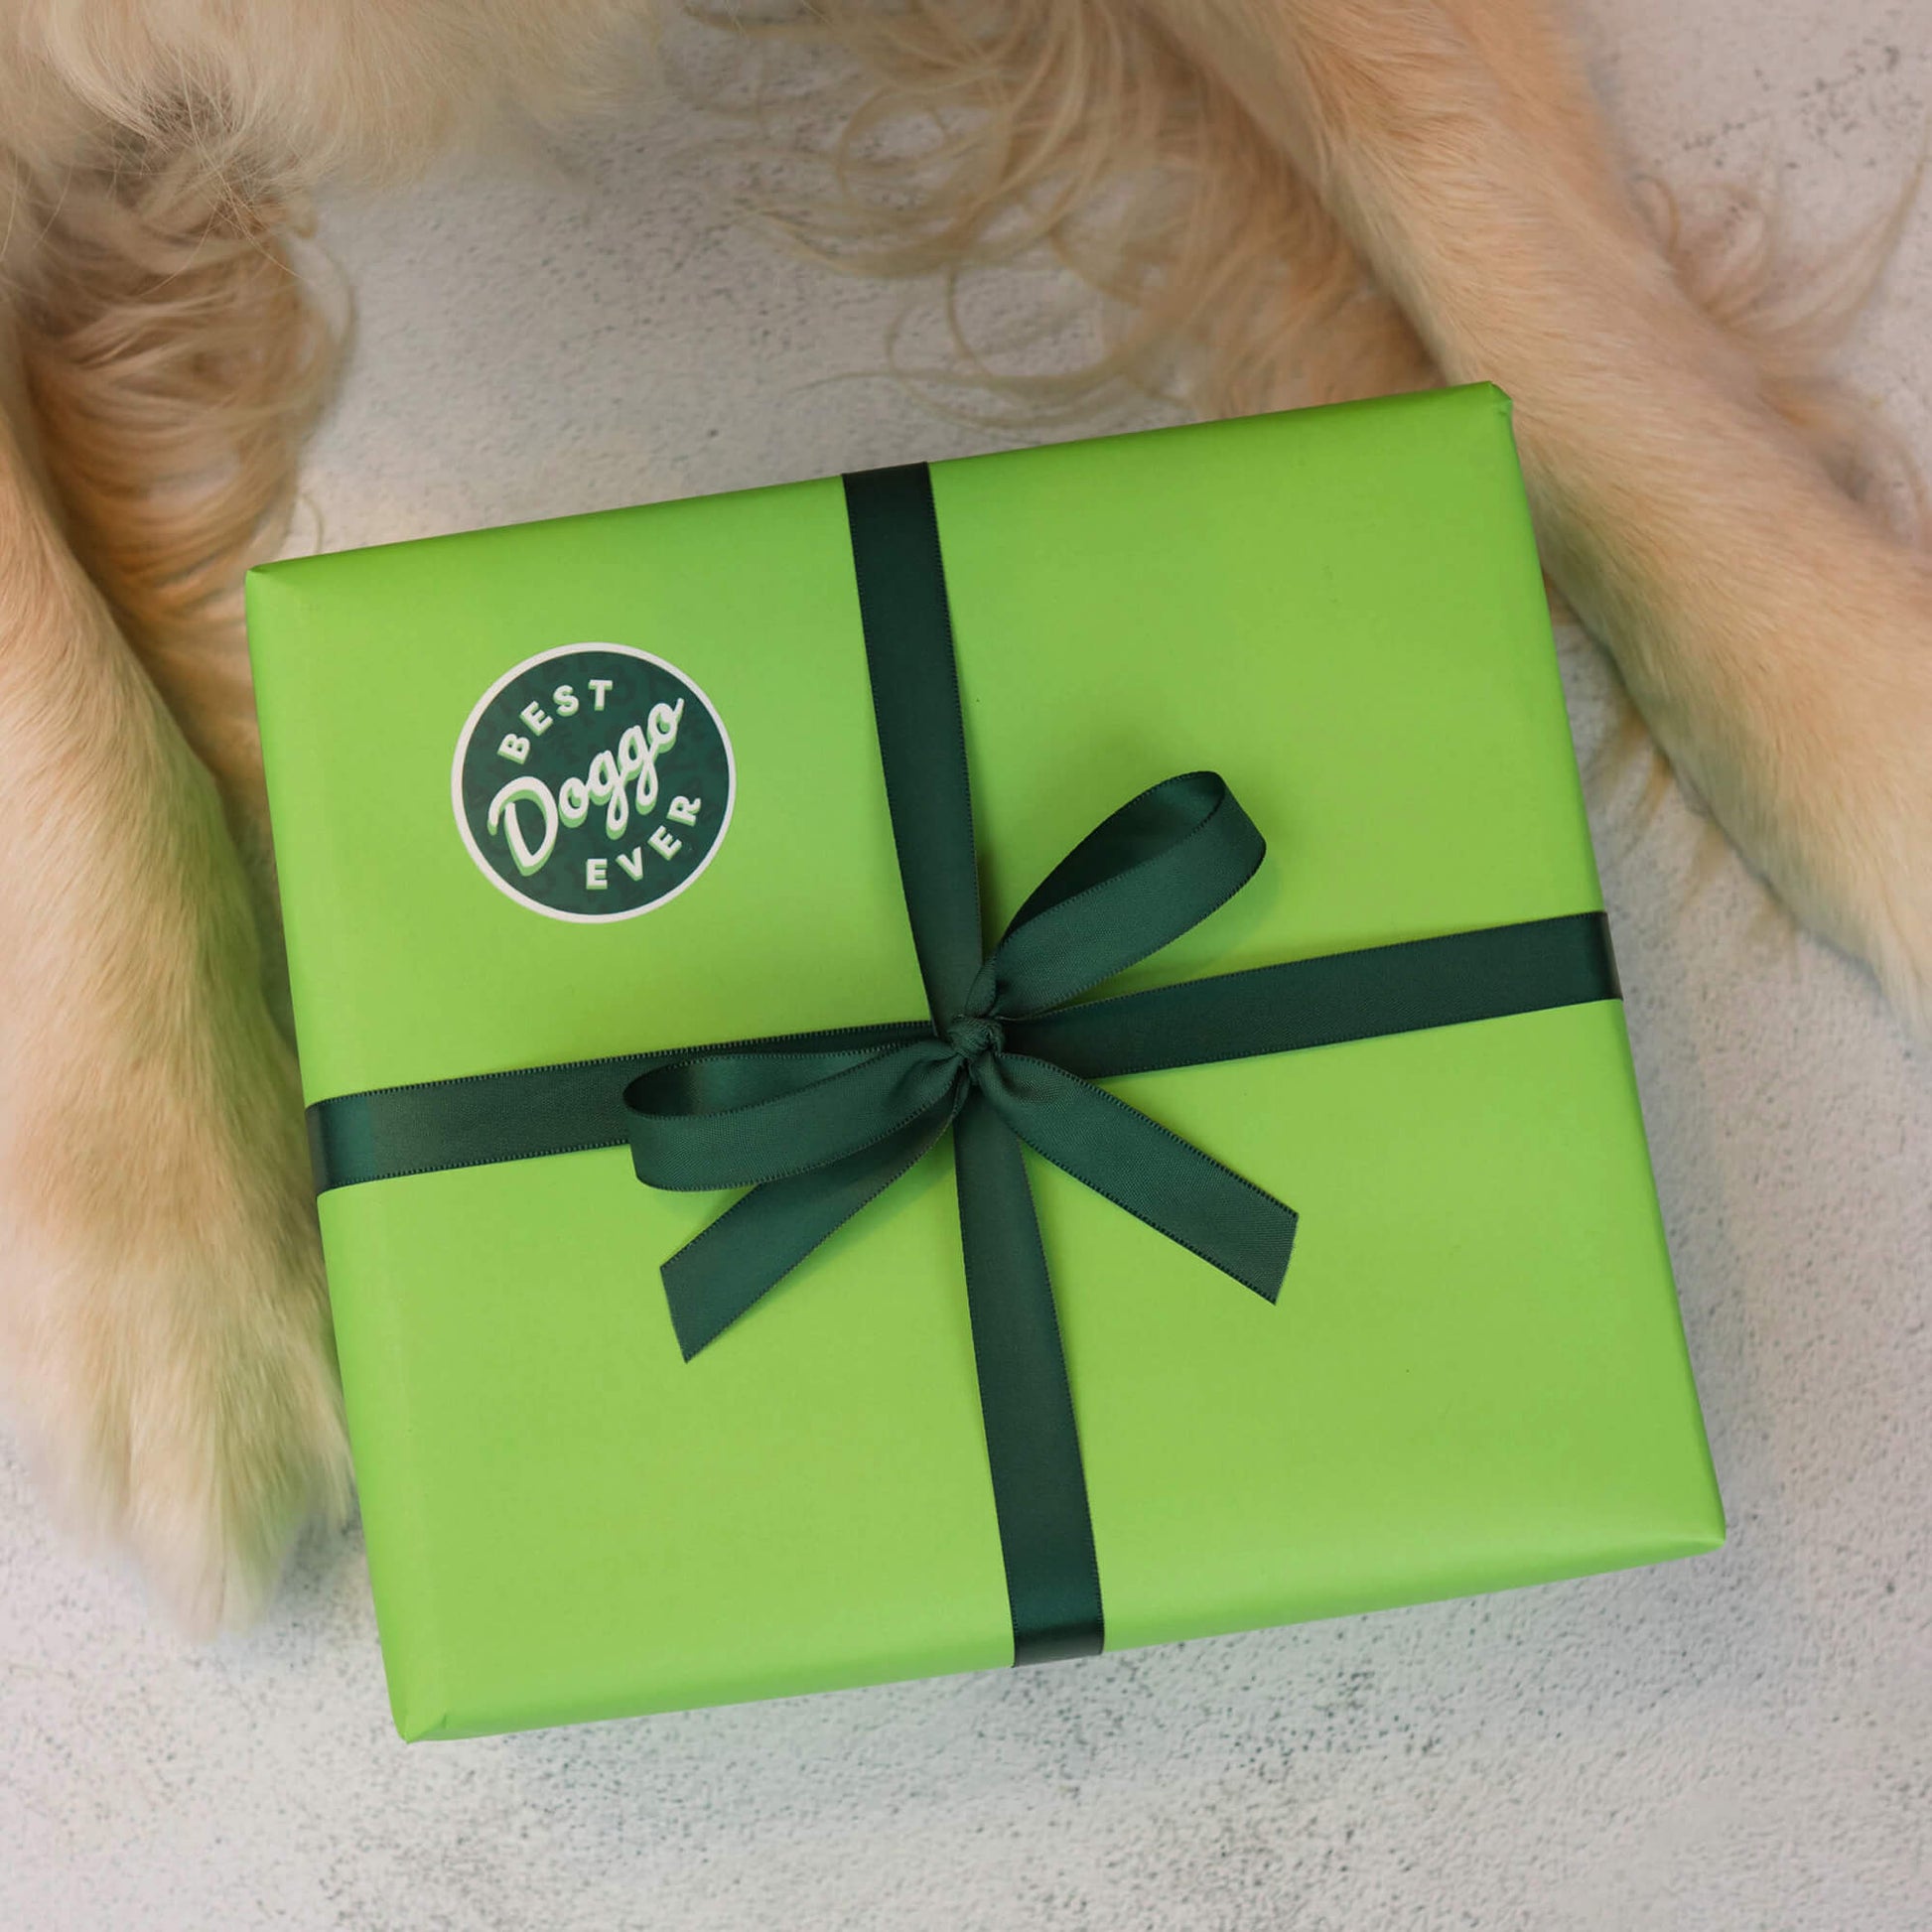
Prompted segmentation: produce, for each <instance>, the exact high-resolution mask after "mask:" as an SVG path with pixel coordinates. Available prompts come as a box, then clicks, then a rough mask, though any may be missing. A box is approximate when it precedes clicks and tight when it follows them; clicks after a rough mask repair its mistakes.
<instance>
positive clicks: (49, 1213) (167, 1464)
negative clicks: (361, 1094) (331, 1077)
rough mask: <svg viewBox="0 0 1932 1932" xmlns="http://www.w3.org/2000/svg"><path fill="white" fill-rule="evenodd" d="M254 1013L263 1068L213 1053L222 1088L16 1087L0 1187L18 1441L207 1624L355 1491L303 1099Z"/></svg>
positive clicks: (172, 1600)
mask: <svg viewBox="0 0 1932 1932" xmlns="http://www.w3.org/2000/svg"><path fill="white" fill-rule="evenodd" d="M256 1031H257V1033H258V1035H261V1036H259V1037H257V1038H255V1039H254V1040H252V1041H251V1042H250V1045H251V1046H252V1047H253V1049H254V1057H255V1067H254V1073H253V1076H252V1077H247V1078H243V1079H241V1080H239V1081H235V1079H234V1075H235V1072H236V1068H235V1064H234V1062H235V1058H236V1055H235V1053H234V1052H233V1050H232V1046H233V1042H232V1041H230V1048H231V1050H230V1051H229V1052H228V1053H226V1054H224V1055H222V1058H223V1060H225V1062H226V1064H225V1065H224V1066H222V1067H219V1068H217V1069H215V1071H216V1073H217V1074H218V1075H221V1076H225V1078H226V1079H227V1080H228V1081H229V1084H228V1085H227V1087H226V1090H225V1091H220V1092H217V1091H214V1090H211V1089H210V1086H209V1083H208V1079H207V1073H208V1071H209V1070H208V1069H207V1068H203V1067H198V1066H196V1065H193V1064H189V1065H180V1064H177V1065H176V1067H175V1068H174V1077H173V1078H166V1077H162V1076H161V1075H160V1074H159V1072H158V1070H157V1069H155V1068H147V1067H139V1066H136V1067H131V1068H129V1069H127V1070H126V1077H127V1083H128V1088H129V1090H128V1091H123V1092H122V1093H120V1094H119V1096H118V1098H117V1100H116V1101H115V1102H114V1103H113V1104H112V1105H111V1107H109V1108H107V1109H106V1110H103V1107H102V1105H101V1103H100V1098H99V1092H100V1089H99V1086H98V1085H93V1086H92V1087H91V1091H90V1092H88V1093H87V1094H85V1095H83V1096H81V1097H79V1098H77V1099H71V1100H64V1099H62V1098H58V1097H55V1096H52V1095H50V1094H48V1093H46V1092H45V1091H43V1092H42V1093H40V1094H39V1095H38V1096H36V1095H34V1094H32V1093H31V1092H30V1093H28V1094H21V1095H16V1096H12V1098H15V1099H17V1100H18V1101H19V1102H20V1103H21V1104H20V1106H19V1108H18V1111H16V1112H15V1113H14V1117H13V1119H12V1121H11V1123H10V1133H9V1140H10V1143H11V1145H10V1147H9V1149H8V1154H9V1157H10V1158H9V1160H8V1161H7V1164H6V1187H5V1197H4V1200H0V1218H3V1219H4V1230H3V1231H0V1241H4V1244H5V1245H4V1260H0V1270H3V1271H4V1273H3V1274H0V1320H4V1323H5V1327H6V1330H7V1332H6V1335H5V1341H6V1346H5V1348H4V1358H5V1366H6V1369H7V1371H8V1375H7V1380H8V1382H9V1383H10V1384H11V1385H12V1386H11V1391H10V1392H11V1394H12V1396H13V1397H14V1403H13V1406H14V1407H15V1409H16V1410H17V1412H18V1414H19V1416H20V1419H21V1421H22V1423H23V1425H24V1434H25V1438H26V1441H27V1444H28V1447H29V1452H30V1454H31V1455H32V1456H33V1458H34V1460H35V1461H36V1462H37V1463H38V1464H39V1465H40V1469H41V1471H42V1473H43V1475H44V1477H45V1479H46V1482H47V1486H48V1487H49V1489H50V1491H51V1492H52V1495H53V1497H54V1499H55V1503H56V1506H57V1509H58V1510H59V1512H60V1513H61V1514H62V1515H63V1516H64V1517H65V1518H66V1519H67V1520H68V1521H69V1523H70V1524H72V1525H74V1526H75V1527H77V1528H78V1529H80V1530H81V1531H82V1532H83V1534H88V1535H90V1536H91V1537H92V1538H93V1539H95V1540H98V1541H101V1542H105V1543H107V1544H110V1545H112V1546H115V1547H118V1548H119V1549H120V1550H122V1551H124V1552H126V1553H128V1554H129V1555H131V1556H132V1557H133V1559H134V1560H135V1562H136V1563H137V1564H138V1566H139V1567H140V1570H141V1572H142V1573H143V1575H144V1576H145V1578H146V1579H147V1581H148V1583H149V1585H150V1586H151V1587H152V1588H153V1590H154V1591H155V1593H156V1594H157V1595H158V1596H159V1597H160V1598H161V1600H162V1601H163V1603H164V1604H165V1605H166V1606H167V1608H168V1609H169V1611H170V1612H171V1613H172V1614H173V1616H174V1617H175V1619H176V1620H177V1621H178V1622H179V1623H180V1624H181V1625H182V1626H183V1627H184V1628H185V1629H187V1630H188V1631H190V1632H192V1633H194V1634H197V1635H208V1634H211V1633H212V1632H214V1631H215V1630H217V1629H220V1628H224V1627H226V1628H231V1627H234V1626H237V1625H239V1624H242V1623H245V1622H246V1621H248V1620H249V1619H250V1617H251V1616H252V1615H253V1614H254V1612H255V1611H256V1610H257V1609H258V1607H259V1606H260V1604H261V1603H262V1601H263V1599H264V1597H265V1595H266V1594H267V1592H268V1590H269V1589H270V1587H272V1586H273V1584H274V1582H275V1580H276V1578H277V1576H278V1575H279V1573H280V1571H281V1568H282V1565H283V1562H284V1560H285V1558H286V1556H287V1553H288V1550H289V1548H290V1546H291V1545H292V1543H293V1541H294V1539H295V1537H296V1536H297V1534H298V1533H299V1532H300V1530H301V1528H302V1527H303V1525H304V1524H305V1523H306V1522H307V1521H309V1520H310V1519H311V1518H313V1517H314V1516H316V1515H317V1514H322V1515H325V1516H328V1517H331V1518H334V1519H337V1520H340V1519H341V1517H342V1516H343V1515H344V1514H345V1509H346V1504H347V1496H348V1459H347V1449H346V1446H345V1438H344V1433H343V1424H342V1414H341V1399H340V1394H339V1390H338V1385H337V1380H336V1372H335V1362H334V1353H333V1347H332V1343H331V1339H330V1327H329V1317H328V1305H327V1300H326V1296H325V1291H324V1284H323V1277H322V1264H321V1255H320V1250H319V1245H318V1241H317V1236H316V1230H315V1226H314V1221H313V1210H312V1207H311V1204H310V1200H309V1191H308V1173H307V1160H306V1154H305V1151H304V1149H303V1147H302V1145H301V1109H300V1102H299V1099H298V1097H297V1095H296V1091H295V1087H294V1080H293V1069H292V1066H290V1065H289V1064H288V1059H289V1056H288V1054H287V1052H286V1049H285V1048H282V1047H281V1044H280V1041H279V1040H278V1039H274V1038H272V1037H269V1036H267V1035H268V1034H269V1032H270V1030H269V1027H268V1021H267V1017H266V1014H265V1012H264V1013H262V1014H261V1015H260V1026H259V1028H258V1029H257V1030H256ZM278 1061H279V1063H278ZM116 1134H117V1135H118V1136H119V1144H118V1145H116V1144H115V1140H114V1139H113V1138H112V1136H114V1135H116Z"/></svg>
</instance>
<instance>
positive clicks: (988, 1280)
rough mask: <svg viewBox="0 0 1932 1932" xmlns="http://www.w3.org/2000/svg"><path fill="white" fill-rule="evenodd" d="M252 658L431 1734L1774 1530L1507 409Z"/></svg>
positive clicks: (551, 586) (1219, 435) (1495, 1580)
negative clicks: (1720, 1323) (1684, 1320)
mask: <svg viewBox="0 0 1932 1932" xmlns="http://www.w3.org/2000/svg"><path fill="white" fill-rule="evenodd" d="M248 620H249V632H250V640H251V649H252V654H253V659H254V666H255V678H256V686H257V693H258V700H259V706H260V715H261V726H262V738H263V748H264V755H265V759H266V764H267V773H268V784H269V794H270V805H271V811H272V817H273V824H274V832H275V842H276V850H277V857H278V864H279V869H280V879H281V891H282V902H283V911H284V916H285V921H286V927H287V938H288V951H289V962H290V977H291V982H292V991H293V999H294V1010H295V1017H296V1026H297V1033H298V1041H299V1046H300V1051H301V1060H302V1074H303V1084H304V1092H305V1098H306V1100H307V1102H308V1104H309V1109H310V1119H311V1126H312V1130H313V1139H314V1143H315V1147H316V1155H317V1175H318V1186H319V1189H320V1195H319V1202H320V1212H321V1219H322V1230H323V1240H324V1248H325V1254H326V1259H327V1265H328V1270H329V1280H330V1290H331V1295H332V1298H333V1302H334V1308H335V1316H336V1326H337V1334H338V1340H339V1346H340V1352H341V1359H342V1369H343V1378H344V1385H345V1394H346V1399H347V1405H348V1420H349V1429H350V1435H351V1439H352V1443H353V1449H354V1455H355V1465H356V1474H357V1481H358V1485H359V1491H360V1497H361V1508H362V1517H363V1522H364V1526H365V1531H366V1536H367V1543H368V1554H369V1570H370V1578H371V1583H372V1586H373V1588H374V1593H375V1600H376V1610H377V1618H378V1623H379V1627H380V1633H381V1642H382V1650H383V1656H384V1661H385V1665H386V1669H387V1674H388V1682H389V1688H390V1695H391V1701H392V1705H393V1709H394V1713H395V1719H396V1723H397V1725H398V1727H399V1729H400V1730H401V1731H402V1733H403V1735H404V1736H406V1737H411V1738H415V1737H429V1736H460V1735H467V1734H474V1733H477V1732H483V1731H493V1730H501V1729H510V1728H517V1727H522V1726H530V1725H549V1724H560V1723H565V1722H571V1721H576V1720H584V1719H593V1718H609V1717H617V1716H621V1715H626V1714H637V1713H645V1712H652V1711H660V1710H664V1709H669V1708H677V1707H687V1706H694V1705H702V1704H709V1703H715V1702H724V1701H731V1700H739V1699H750V1698H761V1697H770V1696H776V1695H781V1694H787V1693H793V1692H803V1691H813V1690H822V1689H829V1688H834V1687H841V1686H853V1685H860V1684H867V1683H873V1682H879V1681H883V1680H888V1679H895V1678H904V1677H913V1676H924V1675H932V1674H937V1673H940V1672H947V1671H958V1670H972V1669H978V1668H985V1667H994V1666H1003V1665H1010V1664H1013V1663H1015V1662H1016V1661H1025V1662H1030V1661H1035V1660H1043V1659H1047V1658H1054V1657H1068V1656H1077V1655H1083V1654H1090V1653H1092V1652H1095V1651H1098V1650H1100V1649H1102V1648H1105V1649H1109V1650H1114V1649H1122V1648H1126V1647H1129V1646H1133V1645H1140V1644H1149V1643H1159V1642H1166V1641H1170V1640H1173V1639H1177V1638H1187V1637H1198V1636H1204V1635H1211V1634H1215V1633H1220V1632H1228V1631H1235V1630H1241V1629H1249V1628H1255V1627H1260V1626H1266V1625H1273V1624H1284V1623H1290V1622H1294V1621H1298V1620H1301V1619H1306V1618H1313V1617H1323V1616H1330V1615H1334V1614H1337V1613H1340V1612H1346V1611H1359V1610H1369V1609H1374V1608H1377V1607H1382V1606H1386V1605H1392V1604H1398V1603H1410V1602H1417V1601H1422V1600H1426V1599H1430V1598H1437V1597H1446V1596H1453V1595H1460V1594H1465V1593H1471V1592H1476V1591H1481V1590H1489V1589H1496V1588H1500V1587H1507V1586H1514V1585H1524V1584H1532V1583H1538V1582H1544V1581H1548V1580H1553V1579H1558V1578H1569V1577H1577V1576H1581V1575H1584V1574H1587V1573H1590V1572H1597V1571H1604V1570H1609V1569H1614V1568H1619V1567H1626V1566H1633V1565H1641V1564H1649V1563H1653V1562H1657V1561H1659V1560H1662V1559H1665V1558H1670V1557H1675V1556H1680V1555H1685V1554H1688V1553H1692V1552H1697V1551H1705V1550H1710V1549H1712V1548H1714V1547H1716V1546H1717V1545H1718V1544H1719V1543H1720V1542H1721V1541H1722V1539H1723V1534H1724V1530H1723V1513H1722V1506H1721V1503H1720V1500H1719V1496H1718V1492H1717V1488H1716V1485H1715V1481H1714V1478H1713V1473H1712V1468H1711V1463H1710V1458H1709V1453H1708V1450H1707V1448H1706V1444H1705V1438H1704V1432H1703V1426H1702V1422H1701V1419H1700V1416H1699V1411H1698V1405H1697V1398H1696V1393H1695V1389H1694V1386H1693V1382H1692V1377H1691V1372H1690V1368H1689V1364H1688V1361H1687V1358H1686V1354H1685V1348H1684V1341H1683V1335H1682V1331H1681V1326H1680V1321H1679V1316H1678V1311H1677V1304H1676V1297H1675V1290H1674V1287H1673V1284H1672V1280H1671V1274H1670V1266H1669V1260H1668V1257H1667V1254H1666V1250H1665V1244H1664V1238H1663V1233H1662V1229H1661V1226H1660V1222H1659V1216H1658V1211H1657V1204H1656V1197H1655V1192H1654V1188H1653V1184H1652V1179H1651V1174H1650V1169H1649V1162H1648V1155H1647V1151H1646V1148H1645V1143H1644V1136H1643V1128H1642V1123H1641V1119H1640V1115H1639V1111H1638V1103H1637V1095H1636V1091H1635V1086H1634V1082H1633V1078H1632V1073H1631V1065H1630V1058H1629V1051H1628V1045H1627V1041H1626V1037H1625V1033H1624V1024H1623V1011H1622V1007H1621V1004H1620V1002H1619V1000H1618V998H1617V989H1616V983H1615V977H1614V970H1613V968H1612V966H1611V964H1610V957H1609V951H1608V942H1607V937H1606V933H1605V928H1604V924H1603V918H1602V904H1601V898H1600V895H1599V891H1598V886H1597V881H1596V876H1595V870H1594V865H1593V862H1592V858H1591V853H1590V846H1589V838H1588V832H1587V825H1586V821H1585V815H1584V809H1583V803H1582V799H1581V796H1580V790H1579V785H1578V779H1577V772H1576V766H1575V760H1574V757H1573V753H1572V749H1571V744H1570V738H1569V732H1568V725H1567V720H1566V716H1565V711H1564V704H1563V694H1562V691H1561V688H1560V685H1559V681H1558V675H1557V667H1556V662H1555V657H1554V653H1553V650H1552V644H1551V636H1550V628H1549V621H1548V616H1547V612H1546V608H1545V603H1544V597H1543V589H1542V580H1541V576H1540V572H1539V569H1538V564H1537V558H1536V551H1535V546H1534V542H1533V539H1532V534H1531V528H1530V522H1529V516H1528V512H1527V507H1526V504H1525V500H1524V495H1523V488H1522V483H1521V480H1520V477H1519V474H1518V471H1517V467H1516V462H1515V457H1514V451H1513V447H1512V444H1511V439H1510V430H1509V414H1508V404H1507V401H1506V399H1505V398H1504V397H1503V396H1501V395H1500V394H1499V393H1498V392H1496V391H1495V390H1493V389H1490V388H1487V387H1473V388H1467V389H1460V390H1452V391H1448V392H1441V393H1436V394H1430V395H1424V396H1414V397H1406V398H1401V399H1396V400H1390V401H1386V402H1377V403H1368V404H1353V405H1347V406H1343V407H1338V408H1329V409H1320V410H1311V411H1304V412H1297V413H1292V414H1285V415H1276V416H1267V417H1256V418H1250V419H1246V420H1241V421H1235V422H1227V423H1217V424H1211V425H1204V426H1198V427H1187V428H1178V429H1169V430H1161V431H1155V432H1149V433H1144V434H1139V435H1132V436H1124V437H1116V438H1109V439H1103V440H1099V441H1093V442H1086V443H1074V444H1065V445H1060V446H1057V447H1050V448H1044V449H1035V450H1028V451H1023V452H1018V453H1014V454H1008V455H999V456H992V457H984V458H975V459H969V460H965V461H959V462H950V463H940V464H934V465H932V466H931V467H930V468H929V469H927V468H925V467H912V468H907V469H902V470H894V471H885V472H875V473H869V474H866V475H862V476H857V477H852V478H848V479H845V480H842V481H841V480H828V481H822V482H811V483H798V484H790V485H784V486H781V487H776V488H768V489H759V490H751V491H746V492H743V493H738V494H732V495H723V496H715V497H710V498H703V499H698V500H693V501H685V502H671V503H663V504H658V505H653V506H649V507H645V508H639V509H626V510H618V511H612V512H608V513H604V514H599V515H591V516H579V517H571V518H565V519H561V520H558V521H553V522H547V523H538V524H531V525H526V526H520V527H516V528H510V529H499V530H489V531H480V532H476V533H473V534H467V535H460V536H452V537H445V538H438V539H434V540H430V541H423V542H414V543H405V544H398V545H393V546H390V547H386V548H380V549H372V550H363V551H358V552H351V553H345V554H342V555H336V556H327V557H317V558H310V559H304V560H300V561H294V562H286V563H279V564H275V565H272V566H269V567H267V568H265V569H261V570H257V571H255V572H253V573H251V575H250V578H249V582H248ZM1096 828H1097V829H1096ZM1042 882H1043V883H1042Z"/></svg>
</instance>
